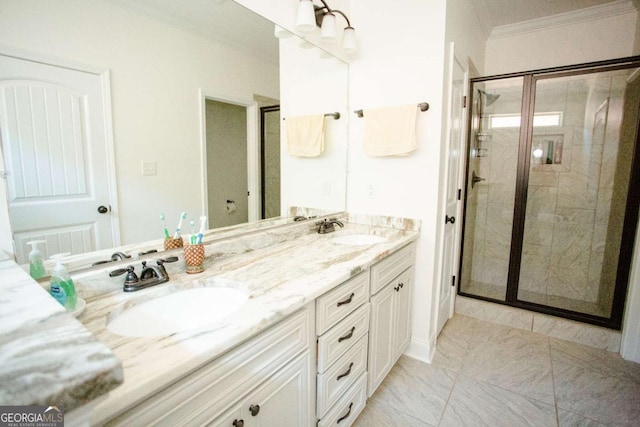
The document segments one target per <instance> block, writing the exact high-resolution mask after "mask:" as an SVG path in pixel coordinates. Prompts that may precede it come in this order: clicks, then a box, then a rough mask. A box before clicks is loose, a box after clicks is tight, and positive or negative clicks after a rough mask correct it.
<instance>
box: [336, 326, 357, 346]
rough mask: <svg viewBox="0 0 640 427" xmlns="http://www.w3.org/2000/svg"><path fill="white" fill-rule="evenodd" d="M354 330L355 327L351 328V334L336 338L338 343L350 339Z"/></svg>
mask: <svg viewBox="0 0 640 427" xmlns="http://www.w3.org/2000/svg"><path fill="white" fill-rule="evenodd" d="M355 330H356V327H355V326H354V327H352V328H351V332H349V333H348V334H347V335H344V336H341V337H340V338H338V342H342V341H344V340H348V339H349V338H351V337H352V336H353V332H354V331H355Z"/></svg>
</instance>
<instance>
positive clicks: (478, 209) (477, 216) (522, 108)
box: [458, 57, 640, 328]
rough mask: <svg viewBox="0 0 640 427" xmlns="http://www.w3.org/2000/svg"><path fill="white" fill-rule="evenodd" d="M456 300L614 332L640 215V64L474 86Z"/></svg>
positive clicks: (638, 60) (610, 64) (616, 63)
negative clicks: (471, 299)
mask: <svg viewBox="0 0 640 427" xmlns="http://www.w3.org/2000/svg"><path fill="white" fill-rule="evenodd" d="M471 94H472V95H471V102H472V103H471V117H470V126H469V141H468V158H467V159H468V161H467V183H466V192H465V213H464V225H463V241H462V259H461V267H460V281H459V288H458V293H459V294H461V295H464V296H470V297H474V298H479V299H484V300H488V301H494V302H501V303H503V304H508V305H511V306H515V307H520V308H526V309H530V310H534V311H538V312H543V313H547V314H553V315H558V316H562V317H566V318H569V319H574V320H578V321H583V322H588V323H593V324H597V325H602V326H607V327H612V328H619V327H620V325H621V323H622V314H623V308H624V300H625V296H626V290H627V287H628V282H629V270H630V268H631V260H632V256H633V250H634V236H635V234H636V227H637V223H638V211H639V210H640V206H639V205H640V143H639V142H638V139H639V138H638V128H639V123H640V57H634V58H630V59H629V60H628V61H625V60H612V61H603V62H601V63H592V64H584V65H580V66H575V67H562V68H556V69H549V70H541V71H537V72H525V73H517V74H511V75H505V76H494V77H484V78H478V79H472V80H471Z"/></svg>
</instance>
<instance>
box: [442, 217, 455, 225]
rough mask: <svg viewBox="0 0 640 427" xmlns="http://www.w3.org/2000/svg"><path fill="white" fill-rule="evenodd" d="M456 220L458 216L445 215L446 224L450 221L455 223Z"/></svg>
mask: <svg viewBox="0 0 640 427" xmlns="http://www.w3.org/2000/svg"><path fill="white" fill-rule="evenodd" d="M455 222H456V217H455V216H449V215H445V216H444V224H445V225H447V224H448V223H451V224H455Z"/></svg>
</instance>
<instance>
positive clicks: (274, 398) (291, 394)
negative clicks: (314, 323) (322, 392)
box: [229, 351, 315, 427]
mask: <svg viewBox="0 0 640 427" xmlns="http://www.w3.org/2000/svg"><path fill="white" fill-rule="evenodd" d="M310 358H311V355H310V352H309V351H307V352H305V353H303V354H302V355H300V356H298V357H297V358H296V359H294V360H293V361H292V362H290V363H289V364H288V365H287V366H286V367H284V368H282V370H280V371H279V372H278V373H277V374H276V375H274V376H273V377H272V378H271V379H269V380H267V382H266V383H264V384H263V385H262V386H260V387H259V388H258V389H256V390H255V391H254V392H252V393H250V394H249V395H248V396H247V397H246V398H245V399H243V401H244V404H243V407H242V417H241V418H242V419H243V420H244V426H245V427H253V426H256V427H273V426H278V427H302V426H310V425H311V424H312V422H313V424H315V411H312V408H314V405H313V402H312V399H313V393H311V387H315V384H314V382H313V381H311V372H310V366H311V359H310ZM229 427H233V426H232V425H230V426H229Z"/></svg>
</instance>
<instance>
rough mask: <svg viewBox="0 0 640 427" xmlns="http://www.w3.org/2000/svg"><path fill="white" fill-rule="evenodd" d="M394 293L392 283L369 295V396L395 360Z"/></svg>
mask: <svg viewBox="0 0 640 427" xmlns="http://www.w3.org/2000/svg"><path fill="white" fill-rule="evenodd" d="M395 294H396V291H395V290H394V288H393V286H392V284H389V285H387V286H386V287H384V288H383V289H382V290H381V291H380V292H378V293H377V294H376V295H374V296H373V297H371V320H370V323H369V385H368V387H367V394H368V396H369V397H371V395H372V394H373V392H374V391H376V389H377V388H378V386H379V385H380V383H382V380H384V377H385V376H386V375H387V373H388V372H389V371H390V370H391V367H392V366H393V363H394V362H395V360H394V354H395V352H394V349H393V324H394V316H395V309H394V305H395V299H396V298H395Z"/></svg>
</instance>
